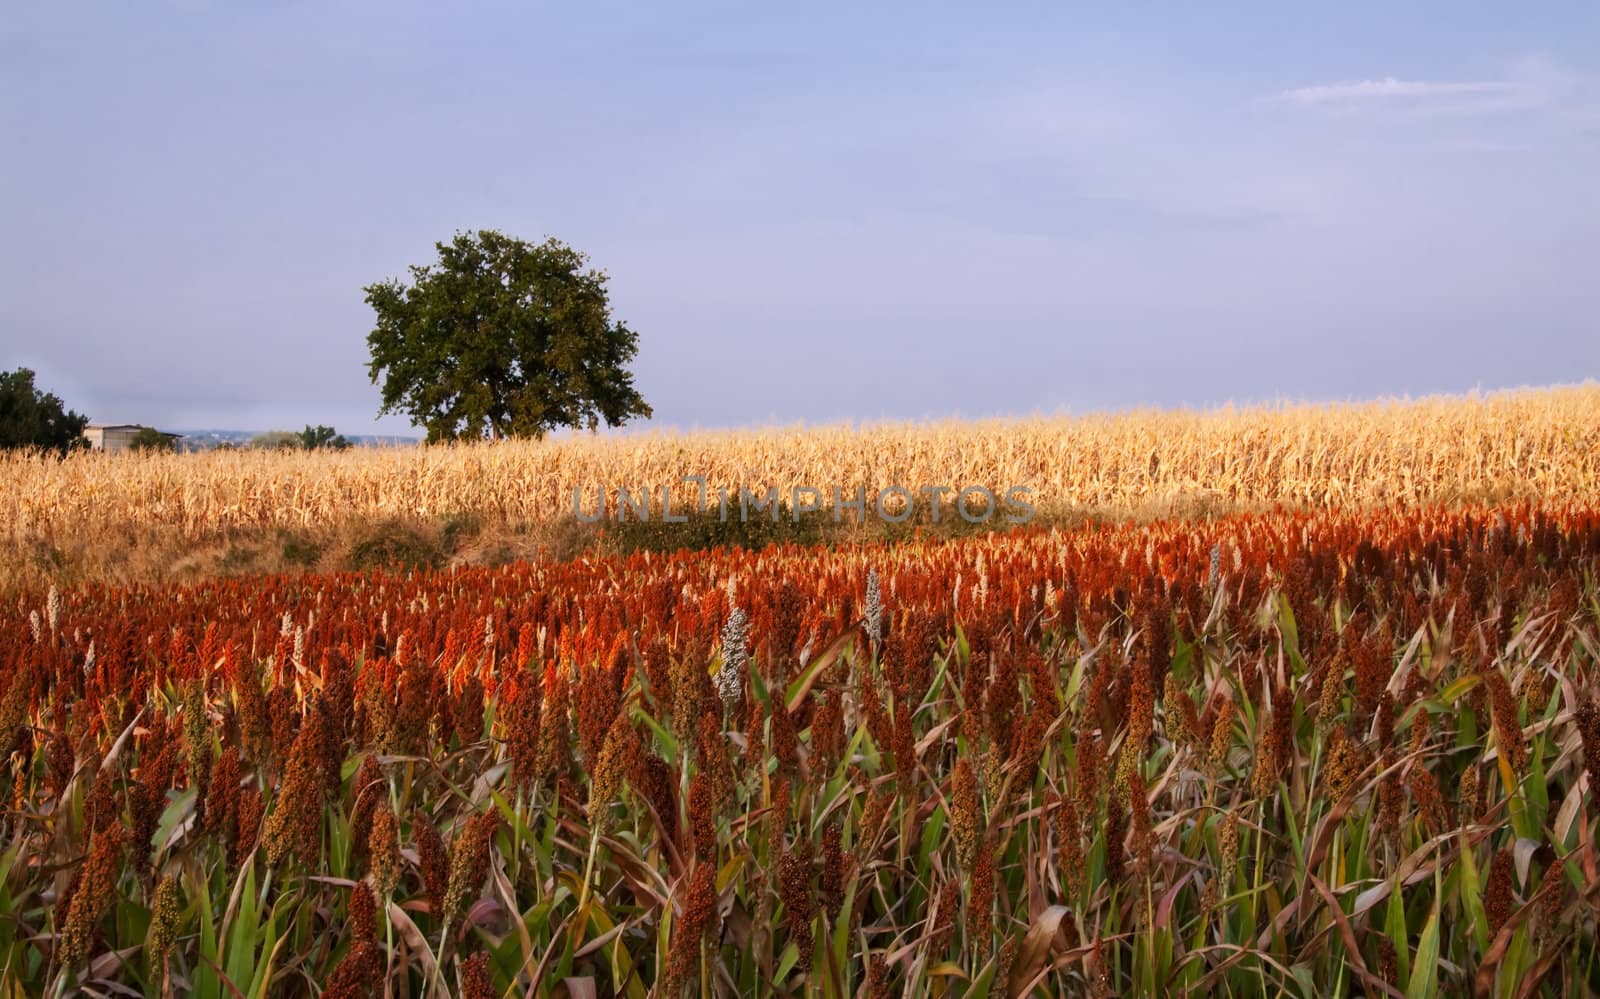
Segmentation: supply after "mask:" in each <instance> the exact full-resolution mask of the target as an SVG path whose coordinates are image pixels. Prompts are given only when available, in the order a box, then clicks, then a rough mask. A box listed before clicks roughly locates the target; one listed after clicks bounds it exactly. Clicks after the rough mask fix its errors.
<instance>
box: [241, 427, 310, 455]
mask: <svg viewBox="0 0 1600 999" xmlns="http://www.w3.org/2000/svg"><path fill="white" fill-rule="evenodd" d="M250 446H251V447H253V448H262V449H265V450H289V449H292V448H297V447H299V446H300V435H299V434H297V433H295V432H294V431H292V430H268V431H267V432H266V433H264V434H256V435H255V436H254V437H252V438H250Z"/></svg>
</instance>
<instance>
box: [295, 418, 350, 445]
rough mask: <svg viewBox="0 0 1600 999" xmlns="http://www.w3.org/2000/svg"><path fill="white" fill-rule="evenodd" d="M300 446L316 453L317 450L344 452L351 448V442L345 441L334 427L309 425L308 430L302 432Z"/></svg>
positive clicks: (307, 425)
mask: <svg viewBox="0 0 1600 999" xmlns="http://www.w3.org/2000/svg"><path fill="white" fill-rule="evenodd" d="M300 446H301V447H303V448H305V449H306V450H307V451H315V450H316V449H317V448H331V449H332V450H335V451H343V450H344V449H345V448H347V447H349V446H350V442H349V441H347V440H345V438H344V435H343V434H340V433H335V432H334V429H333V428H332V427H324V426H322V425H320V424H318V425H317V426H315V427H313V426H312V425H311V424H309V423H308V424H306V428H305V429H304V430H302V431H300Z"/></svg>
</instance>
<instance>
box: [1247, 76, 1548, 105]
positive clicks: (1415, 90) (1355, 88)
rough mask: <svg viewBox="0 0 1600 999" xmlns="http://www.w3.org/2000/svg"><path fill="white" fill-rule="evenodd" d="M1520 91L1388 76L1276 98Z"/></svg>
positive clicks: (1320, 100) (1498, 84)
mask: <svg viewBox="0 0 1600 999" xmlns="http://www.w3.org/2000/svg"><path fill="white" fill-rule="evenodd" d="M1517 89H1518V87H1517V85H1516V84H1513V83H1510V82H1507V81H1504V80H1498V81H1482V82H1471V83H1439V82H1430V81H1426V80H1397V79H1395V78H1394V77H1392V76H1386V77H1384V78H1383V79H1381V80H1358V81H1355V82H1351V83H1329V84H1323V85H1320V86H1315V87H1297V88H1295V89H1294V90H1285V91H1283V92H1282V93H1281V94H1278V95H1277V98H1276V99H1277V100H1280V101H1287V102H1289V103H1291V104H1329V103H1334V102H1345V101H1366V100H1374V99H1382V98H1391V97H1401V98H1416V99H1423V100H1426V99H1430V98H1442V97H1467V96H1474V97H1484V96H1509V95H1511V94H1512V93H1514V92H1515V91H1516V90H1517Z"/></svg>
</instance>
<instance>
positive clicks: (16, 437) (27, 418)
mask: <svg viewBox="0 0 1600 999" xmlns="http://www.w3.org/2000/svg"><path fill="white" fill-rule="evenodd" d="M88 425H89V418H88V417H87V416H83V415H81V414H79V413H75V412H73V411H72V410H70V409H67V408H66V407H64V406H63V405H62V404H61V400H60V399H58V398H56V397H55V395H54V394H52V393H49V392H41V391H39V390H38V389H36V388H34V386H33V372H32V371H30V370H29V369H27V368H18V369H17V370H15V371H7V372H4V373H0V448H4V449H7V450H10V449H12V448H36V449H39V450H42V451H49V452H52V453H55V454H58V455H65V454H66V453H67V452H69V451H76V450H79V449H81V448H85V447H88V446H89V442H88V441H86V440H85V439H84V437H83V428H84V427H87V426H88Z"/></svg>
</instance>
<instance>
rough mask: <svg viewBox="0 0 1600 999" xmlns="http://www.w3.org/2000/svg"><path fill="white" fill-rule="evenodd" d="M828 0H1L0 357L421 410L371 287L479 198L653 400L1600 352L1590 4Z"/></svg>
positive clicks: (1509, 376)
mask: <svg viewBox="0 0 1600 999" xmlns="http://www.w3.org/2000/svg"><path fill="white" fill-rule="evenodd" d="M851 6H855V5H849V6H847V5H839V6H832V5H826V4H817V3H813V4H785V5H777V4H768V5H754V4H748V3H727V4H721V5H696V6H676V5H673V9H667V7H668V5H661V6H660V7H644V6H641V7H630V6H624V5H616V4H604V3H592V4H561V5H538V6H532V5H522V4H511V3H505V4H478V5H466V4H461V5H445V4H421V3H417V4H410V3H404V2H389V3H383V4H376V3H374V4H335V3H326V4H310V3H291V2H257V3H229V4H224V3H204V2H184V3H168V4H157V3H149V4H126V3H115V4H113V3H107V4H103V5H76V4H69V3H34V2H31V0H23V2H20V3H18V2H16V0H12V2H11V3H9V4H8V5H7V13H6V14H5V16H4V17H3V18H0V233H3V238H0V368H7V369H9V368H12V367H15V366H17V365H19V364H25V365H27V366H30V367H33V368H34V369H36V370H37V371H38V372H39V381H40V383H41V384H42V385H44V386H45V387H47V388H50V389H52V390H54V391H56V392H57V393H58V394H60V395H61V396H62V397H63V398H64V399H66V401H67V402H68V403H69V404H72V405H74V406H75V407H76V408H79V409H81V410H84V411H86V412H88V413H89V414H90V415H91V416H92V417H94V418H95V419H98V420H107V421H116V422H122V421H127V422H146V423H158V424H162V425H166V426H175V427H219V426H220V427H237V428H255V429H260V428H265V427H271V426H285V427H298V426H300V425H302V424H305V423H308V422H309V423H329V424H333V425H335V426H337V427H338V428H339V429H341V430H345V431H347V432H354V433H365V432H375V431H380V430H381V431H387V432H406V431H407V430H408V426H409V425H408V423H407V421H406V420H405V419H404V418H403V417H390V418H386V419H384V420H382V421H378V420H376V419H375V413H376V410H377V406H378V392H377V389H376V387H374V386H372V385H371V384H370V382H369V381H368V378H367V372H366V362H367V351H366V342H365V338H366V334H367V332H368V330H369V329H370V328H371V313H370V311H369V310H368V309H367V307H366V306H365V304H364V303H363V301H362V292H361V287H362V286H363V285H365V284H368V283H370V282H372V281H375V280H379V279H383V278H386V277H390V276H400V275H403V274H404V272H405V268H406V266H407V265H408V264H411V263H422V262H426V261H428V260H430V259H431V258H432V256H433V253H434V250H433V244H434V242H435V241H438V240H442V239H447V238H448V237H449V236H450V234H451V233H452V232H454V231H455V230H457V229H468V228H480V227H489V228H498V229H502V230H504V231H506V232H510V233H513V234H515V235H519V236H523V237H525V238H528V239H534V240H537V239H542V238H543V237H544V236H546V235H552V236H556V237H558V238H561V239H563V240H566V241H567V242H569V243H571V244H573V245H574V246H576V247H577V248H579V249H581V250H583V251H585V252H587V253H588V254H590V256H591V257H592V259H593V262H594V263H595V264H596V265H597V266H599V267H601V268H603V269H604V270H606V271H607V272H608V273H609V274H610V275H611V291H612V299H613V305H614V311H615V313H616V315H617V316H618V317H619V318H621V319H623V320H624V321H626V322H627V323H628V324H629V325H630V326H631V327H633V328H634V329H636V330H637V331H638V332H639V334H640V353H639V357H638V360H637V363H636V367H635V370H636V377H637V384H638V386H639V388H640V390H641V391H642V392H643V394H644V396H645V398H646V399H647V400H648V401H649V402H650V403H651V404H652V405H653V406H654V407H655V411H656V417H657V419H656V422H657V423H659V424H664V425H675V426H682V427H690V426H727V425H747V424H761V423H770V422H791V421H800V420H803V421H807V422H824V421H838V420H876V419H881V418H923V417H939V416H951V415H964V416H982V415H991V414H1002V413H1012V414H1027V413H1032V412H1056V411H1072V412H1082V411H1086V410H1103V409H1121V408H1126V407H1132V406H1141V405H1151V404H1156V405H1212V404H1220V403H1224V402H1228V401H1230V400H1231V401H1255V400H1272V399H1279V398H1285V399H1344V398H1365V397H1372V396H1380V395H1395V394H1411V395H1417V394H1424V393H1431V392H1441V391H1445V392H1449V391H1467V390H1471V389H1474V388H1482V389H1493V388H1498V387H1505V386H1514V385H1522V384H1545V383H1552V382H1566V381H1577V380H1582V379H1585V378H1590V377H1600V318H1597V317H1600V281H1597V280H1596V279H1595V277H1594V273H1595V270H1596V266H1597V263H1596V261H1597V257H1600V253H1597V251H1600V185H1597V184H1596V182H1595V178H1596V177H1600V45H1597V43H1600V6H1596V5H1594V4H1590V3H1573V4H1556V3H1551V4H1541V5H1532V6H1528V7H1525V8H1513V7H1508V6H1506V5H1503V4H1498V5H1492V4H1482V5H1478V4H1467V3H1459V2H1457V3H1438V4H1405V5H1399V4H1378V3H1372V4H1368V3H1346V2H1341V3H1337V4H1320V5H1315V6H1314V5H1312V4H1309V3H1307V4H1290V5H1276V7H1275V9H1265V5H1254V4H1237V5H1235V4H1205V5H1199V4H1186V5H1173V6H1172V7H1170V8H1164V9H1163V8H1158V7H1156V6H1154V5H1122V7H1124V8H1126V9H1123V10H1120V11H1119V12H1115V13H1112V12H1098V13H1097V12H1090V11H1083V10H1076V11H1075V10H1069V9H1065V8H1062V9H1056V8H1055V6H1054V5H1043V4H1041V5H1037V6H1024V5H1014V6H1006V7H1000V6H993V7H992V8H991V9H987V10H979V9H978V5H972V7H971V8H969V9H958V8H944V7H940V6H934V5H928V4H917V5H912V4H904V5H887V4H884V5H872V6H874V7H875V10H874V11H873V12H871V13H862V12H861V11H859V10H853V9H851ZM1134 6H1137V7H1138V11H1137V12H1134V10H1133V9H1132V8H1133V7H1134ZM1401 8H1403V9H1401Z"/></svg>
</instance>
